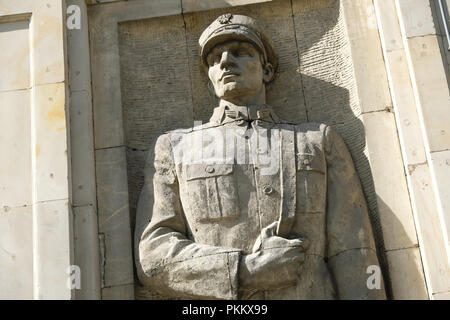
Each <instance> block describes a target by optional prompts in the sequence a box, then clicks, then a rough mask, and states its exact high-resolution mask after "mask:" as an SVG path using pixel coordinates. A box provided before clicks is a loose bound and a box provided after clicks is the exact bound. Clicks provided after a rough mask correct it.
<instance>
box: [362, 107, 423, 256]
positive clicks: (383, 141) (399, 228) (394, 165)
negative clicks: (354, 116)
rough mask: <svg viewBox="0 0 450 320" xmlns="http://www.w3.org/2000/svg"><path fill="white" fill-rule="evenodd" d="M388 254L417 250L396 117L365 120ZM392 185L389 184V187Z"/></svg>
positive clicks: (377, 114)
mask: <svg viewBox="0 0 450 320" xmlns="http://www.w3.org/2000/svg"><path fill="white" fill-rule="evenodd" d="M362 119H363V122H364V124H365V128H366V139H367V144H368V146H369V150H368V154H369V159H370V163H371V167H372V174H373V179H374V185H375V190H376V194H377V203H378V210H379V214H380V222H381V227H382V230H383V236H384V245H385V249H386V250H392V249H399V248H402V249H403V248H410V247H414V246H417V236H416V229H415V226H414V219H413V215H412V210H411V204H410V201H409V194H408V188H407V183H406V179H405V172H404V169H403V162H402V157H401V152H400V145H399V143H398V139H397V130H396V126H395V120H394V115H393V114H392V113H389V112H375V113H367V114H364V115H363V116H362ZM387 182H389V183H387Z"/></svg>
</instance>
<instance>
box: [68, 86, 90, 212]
mask: <svg viewBox="0 0 450 320" xmlns="http://www.w3.org/2000/svg"><path fill="white" fill-rule="evenodd" d="M70 98H71V100H70V101H71V108H70V131H71V150H72V152H71V163H72V167H71V169H72V194H73V198H72V202H73V205H75V206H83V205H94V206H95V205H96V198H95V194H96V186H95V161H94V145H93V144H94V137H93V133H92V126H93V123H92V109H91V108H90V107H92V105H91V97H90V95H89V93H88V92H86V91H78V92H72V94H71V97H70Z"/></svg>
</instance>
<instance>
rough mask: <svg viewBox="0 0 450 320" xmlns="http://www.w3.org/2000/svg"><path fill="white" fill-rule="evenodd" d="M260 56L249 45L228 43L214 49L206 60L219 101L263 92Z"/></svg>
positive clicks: (262, 69)
mask: <svg viewBox="0 0 450 320" xmlns="http://www.w3.org/2000/svg"><path fill="white" fill-rule="evenodd" d="M262 60H263V59H262V58H261V55H260V52H259V51H258V50H257V49H256V48H255V47H254V46H253V45H252V44H251V43H249V42H244V41H235V40H232V41H228V42H224V43H221V44H219V45H217V46H215V47H214V48H213V49H212V50H211V51H210V52H209V54H208V56H207V63H208V66H209V69H208V76H209V79H210V80H211V83H212V84H213V86H214V91H215V93H216V95H217V97H218V98H219V99H225V100H228V99H231V100H234V99H239V98H240V97H244V96H253V95H255V94H258V93H259V92H260V91H261V90H265V89H264V88H265V87H264V68H263V65H262Z"/></svg>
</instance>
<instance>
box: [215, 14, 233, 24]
mask: <svg viewBox="0 0 450 320" xmlns="http://www.w3.org/2000/svg"><path fill="white" fill-rule="evenodd" d="M232 18H233V15H232V14H231V13H226V14H223V15H221V16H220V17H218V18H217V21H219V22H220V23H221V24H227V23H230V22H231V19H232Z"/></svg>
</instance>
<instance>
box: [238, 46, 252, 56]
mask: <svg viewBox="0 0 450 320" xmlns="http://www.w3.org/2000/svg"><path fill="white" fill-rule="evenodd" d="M236 56H238V57H247V56H251V54H250V52H249V51H248V50H247V49H246V48H239V49H237V50H236Z"/></svg>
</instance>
